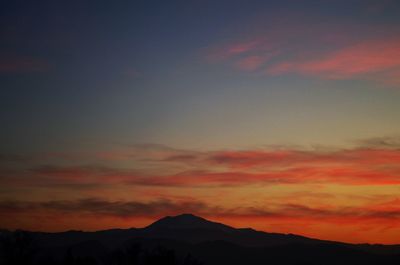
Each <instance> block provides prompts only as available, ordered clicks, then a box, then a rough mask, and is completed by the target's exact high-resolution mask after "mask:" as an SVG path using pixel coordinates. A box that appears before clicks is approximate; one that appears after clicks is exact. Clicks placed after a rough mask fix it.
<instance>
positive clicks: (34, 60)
mask: <svg viewBox="0 0 400 265" xmlns="http://www.w3.org/2000/svg"><path fill="white" fill-rule="evenodd" d="M134 2H135V1H133V2H131V3H118V4H104V3H97V4H93V3H90V2H89V1H82V2H81V3H80V4H77V3H62V4H61V3H58V4H54V3H50V2H46V1H44V2H43V3H27V4H26V5H24V6H20V5H18V4H16V3H8V4H7V5H5V6H4V8H2V9H1V10H0V21H1V23H2V25H5V26H4V27H2V28H1V29H0V34H1V35H2V36H3V38H2V39H3V40H4V41H2V43H1V44H0V87H1V88H0V90H1V92H2V96H1V97H0V105H1V106H2V107H1V108H2V111H1V112H0V124H1V125H2V129H1V130H0V136H1V137H0V148H1V149H0V228H6V229H28V230H41V231H62V230H71V229H74V230H91V231H93V230H100V229H108V228H128V227H132V226H139V227H140V226H144V225H147V224H148V223H150V222H151V221H154V220H155V219H157V218H160V217H163V216H165V215H176V214H179V213H184V212H185V213H186V212H190V213H192V214H195V215H199V216H202V217H205V218H207V219H210V220H213V221H218V222H222V223H224V224H227V225H232V226H234V227H252V228H254V229H257V230H262V231H266V232H279V233H293V234H299V235H304V236H308V237H313V238H320V239H327V240H336V241H343V242H353V243H365V242H369V243H385V244H399V243H400V241H399V238H400V222H399V221H400V195H399V194H400V122H399V121H400V104H399V100H400V90H399V88H400V38H399V37H398V36H400V35H399V34H400V27H399V26H400V5H399V4H398V3H396V2H395V1H379V2H378V1H373V0H371V1H370V0H367V1H361V0H355V1H353V2H352V3H348V2H347V1H333V2H329V3H328V2H327V3H319V2H318V1H305V2H304V3H299V2H298V1H244V0H230V1H228V0H221V1H217V3H216V2H215V1H209V0H206V1H186V2H185V3H182V2H180V1H167V2H168V3H160V4H158V5H151V4H150V3H134Z"/></svg>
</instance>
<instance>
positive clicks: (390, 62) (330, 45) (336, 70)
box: [206, 5, 400, 85]
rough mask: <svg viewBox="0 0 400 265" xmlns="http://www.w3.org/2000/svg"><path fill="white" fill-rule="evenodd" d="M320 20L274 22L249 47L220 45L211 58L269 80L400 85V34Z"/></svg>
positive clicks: (383, 28)
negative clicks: (283, 77)
mask: <svg viewBox="0 0 400 265" xmlns="http://www.w3.org/2000/svg"><path fill="white" fill-rule="evenodd" d="M379 6H383V5H379ZM314 20H315V21H314ZM314 20H313V19H312V18H309V19H304V18H301V19H297V20H296V19H295V18H293V19H292V20H281V19H275V20H274V19H272V20H271V21H268V22H264V23H265V24H266V27H265V29H264V30H258V31H257V32H258V33H257V34H254V35H253V36H250V37H249V36H247V37H246V39H247V41H246V42H242V43H240V42H239V43H235V42H233V43H226V44H217V45H216V47H215V48H214V49H211V48H210V49H208V54H207V55H206V56H207V57H208V58H213V59H214V60H211V62H221V61H223V62H225V63H227V64H228V65H231V66H233V67H234V68H236V69H239V70H243V71H246V72H254V73H257V74H260V75H267V76H276V75H289V74H297V75H302V76H308V77H317V78H322V79H329V80H332V79H359V80H373V81H376V82H381V83H385V84H389V85H398V84H399V83H400V80H399V78H398V76H399V75H398V73H399V72H400V54H399V51H400V39H399V38H397V37H393V36H396V35H398V30H396V29H393V28H391V27H387V28H385V27H384V26H380V27H378V26H376V27H375V28H373V30H372V29H371V27H370V26H365V27H362V26H358V27H357V26H355V25H347V26H346V27H344V26H343V25H340V23H336V24H335V23H333V22H322V23H321V22H320V21H319V20H318V19H314ZM316 21H318V23H316ZM257 27H258V28H259V27H260V25H257Z"/></svg>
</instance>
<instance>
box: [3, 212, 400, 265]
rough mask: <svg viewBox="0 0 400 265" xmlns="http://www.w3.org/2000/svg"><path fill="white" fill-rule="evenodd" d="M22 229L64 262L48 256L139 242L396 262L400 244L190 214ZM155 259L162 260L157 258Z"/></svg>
mask: <svg viewBox="0 0 400 265" xmlns="http://www.w3.org/2000/svg"><path fill="white" fill-rule="evenodd" d="M15 233H16V232H14V233H13V232H10V231H1V233H0V239H1V240H2V242H3V244H0V246H6V248H5V247H2V249H1V253H3V254H2V255H3V256H4V255H5V256H7V253H9V252H10V251H9V249H10V248H12V245H11V247H10V246H8V248H7V244H10V242H11V243H12V242H17V240H15V239H12V237H13V235H15ZM24 233H25V234H26V235H28V237H29V238H31V239H32V240H31V241H30V242H34V245H35V248H34V249H37V250H38V251H37V252H38V253H37V257H38V259H44V258H45V257H46V259H49V260H52V261H53V262H52V264H64V263H65V262H64V263H62V262H61V261H60V263H57V262H54V260H56V261H57V260H62V259H63V258H65V257H69V259H71V260H72V258H71V257H72V256H73V255H75V258H76V259H78V260H90V261H91V262H92V263H90V264H113V263H112V262H110V261H109V257H111V256H112V257H114V256H115V253H119V254H118V255H116V256H118V257H120V256H121V255H122V256H121V257H123V256H124V255H125V256H126V255H128V252H129V251H127V250H126V249H139V248H137V247H136V246H140V249H142V250H141V251H142V252H140V253H139V252H135V253H136V254H135V255H136V256H138V257H142V259H145V257H147V256H146V255H150V254H149V253H153V252H154V253H156V254H154V253H153V254H154V255H159V256H160V255H161V256H162V255H169V258H171V259H172V256H171V255H172V254H171V253H172V252H169V250H171V251H174V253H176V255H177V257H176V260H179V258H180V259H182V260H190V259H191V258H185V257H186V256H187V255H189V257H191V256H190V255H193V256H194V257H198V258H199V259H200V260H202V261H203V264H212V265H213V264H215V265H217V264H219V265H220V264H238V265H239V264H255V265H256V264H260V265H261V264H270V265H271V264H280V265H282V264H283V265H286V264H287V265H292V264H327V265H329V264H332V265H336V264H341V265H342V264H360V265H361V264H363V265H365V264H379V265H389V264H390V265H391V264H393V265H394V264H397V265H398V264H400V245H372V244H348V243H342V242H333V241H326V240H319V239H312V238H307V237H303V236H298V235H292V234H279V233H267V232H262V231H256V230H254V229H251V228H233V227H230V226H228V225H225V224H221V223H217V222H212V221H209V220H206V219H204V218H202V217H198V216H195V215H192V214H182V215H177V216H167V217H164V218H161V219H159V220H157V221H155V222H154V223H152V224H150V225H149V226H147V227H144V228H131V229H111V230H104V231H97V232H82V231H67V232H61V233H44V232H24ZM10 238H11V240H10ZM16 238H17V239H18V238H23V237H20V236H17V237H16ZM4 242H5V243H4ZM7 242H8V243H7ZM17 245H18V246H21V245H23V244H20V243H19V244H17ZM25 245H26V244H25ZM129 246H135V247H133V248H132V247H129ZM160 247H162V249H161V250H160V249H159V248H160ZM163 248H164V249H169V250H168V251H166V250H163ZM154 249H155V251H154ZM1 253H0V254H1ZM113 253H114V254H113ZM113 255H114V256H113ZM174 255H175V254H174ZM128 256H129V255H128ZM131 256H132V255H131ZM107 257H108V258H107ZM121 257H120V258H121ZM157 259H159V260H163V258H162V257H158V258H157ZM152 260H153V259H152ZM0 261H1V255H0ZM93 262H96V263H93ZM67 263H68V262H67ZM1 264H3V263H1ZM4 264H7V263H4ZM9 264H12V263H9ZM16 264H17V263H16ZM41 264H45V263H41ZM71 264H74V263H71ZM79 264H85V263H79ZM88 264H89V263H88ZM115 264H139V263H121V262H119V263H118V262H116V263H115ZM157 264H158V263H157ZM194 264H198V263H196V262H195V263H194Z"/></svg>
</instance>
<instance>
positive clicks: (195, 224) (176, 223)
mask: <svg viewBox="0 0 400 265" xmlns="http://www.w3.org/2000/svg"><path fill="white" fill-rule="evenodd" d="M147 229H207V230H220V231H226V232H228V231H233V230H235V229H234V228H233V227H230V226H227V225H224V224H221V223H216V222H211V221H208V220H206V219H204V218H202V217H199V216H196V215H193V214H181V215H177V216H166V217H164V218H161V219H160V220H158V221H155V222H154V223H152V224H151V225H149V226H148V227H147Z"/></svg>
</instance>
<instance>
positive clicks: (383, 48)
mask: <svg viewBox="0 0 400 265" xmlns="http://www.w3.org/2000/svg"><path fill="white" fill-rule="evenodd" d="M399 68H400V39H391V40H378V41H375V40H374V41H364V42H360V43H358V44H355V45H352V46H350V47H345V48H342V49H340V50H338V51H335V52H332V53H328V54H323V55H320V56H319V58H315V59H310V60H302V61H301V60H297V61H296V60H294V61H286V62H280V63H277V64H276V65H272V66H270V67H269V68H268V70H267V73H269V74H284V73H290V72H292V73H299V74H303V75H315V76H320V77H322V78H329V79H347V78H354V77H356V78H359V77H364V78H369V77H368V76H366V75H370V74H377V75H378V77H377V78H379V76H380V75H382V74H383V73H382V72H386V71H392V70H393V69H399Z"/></svg>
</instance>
